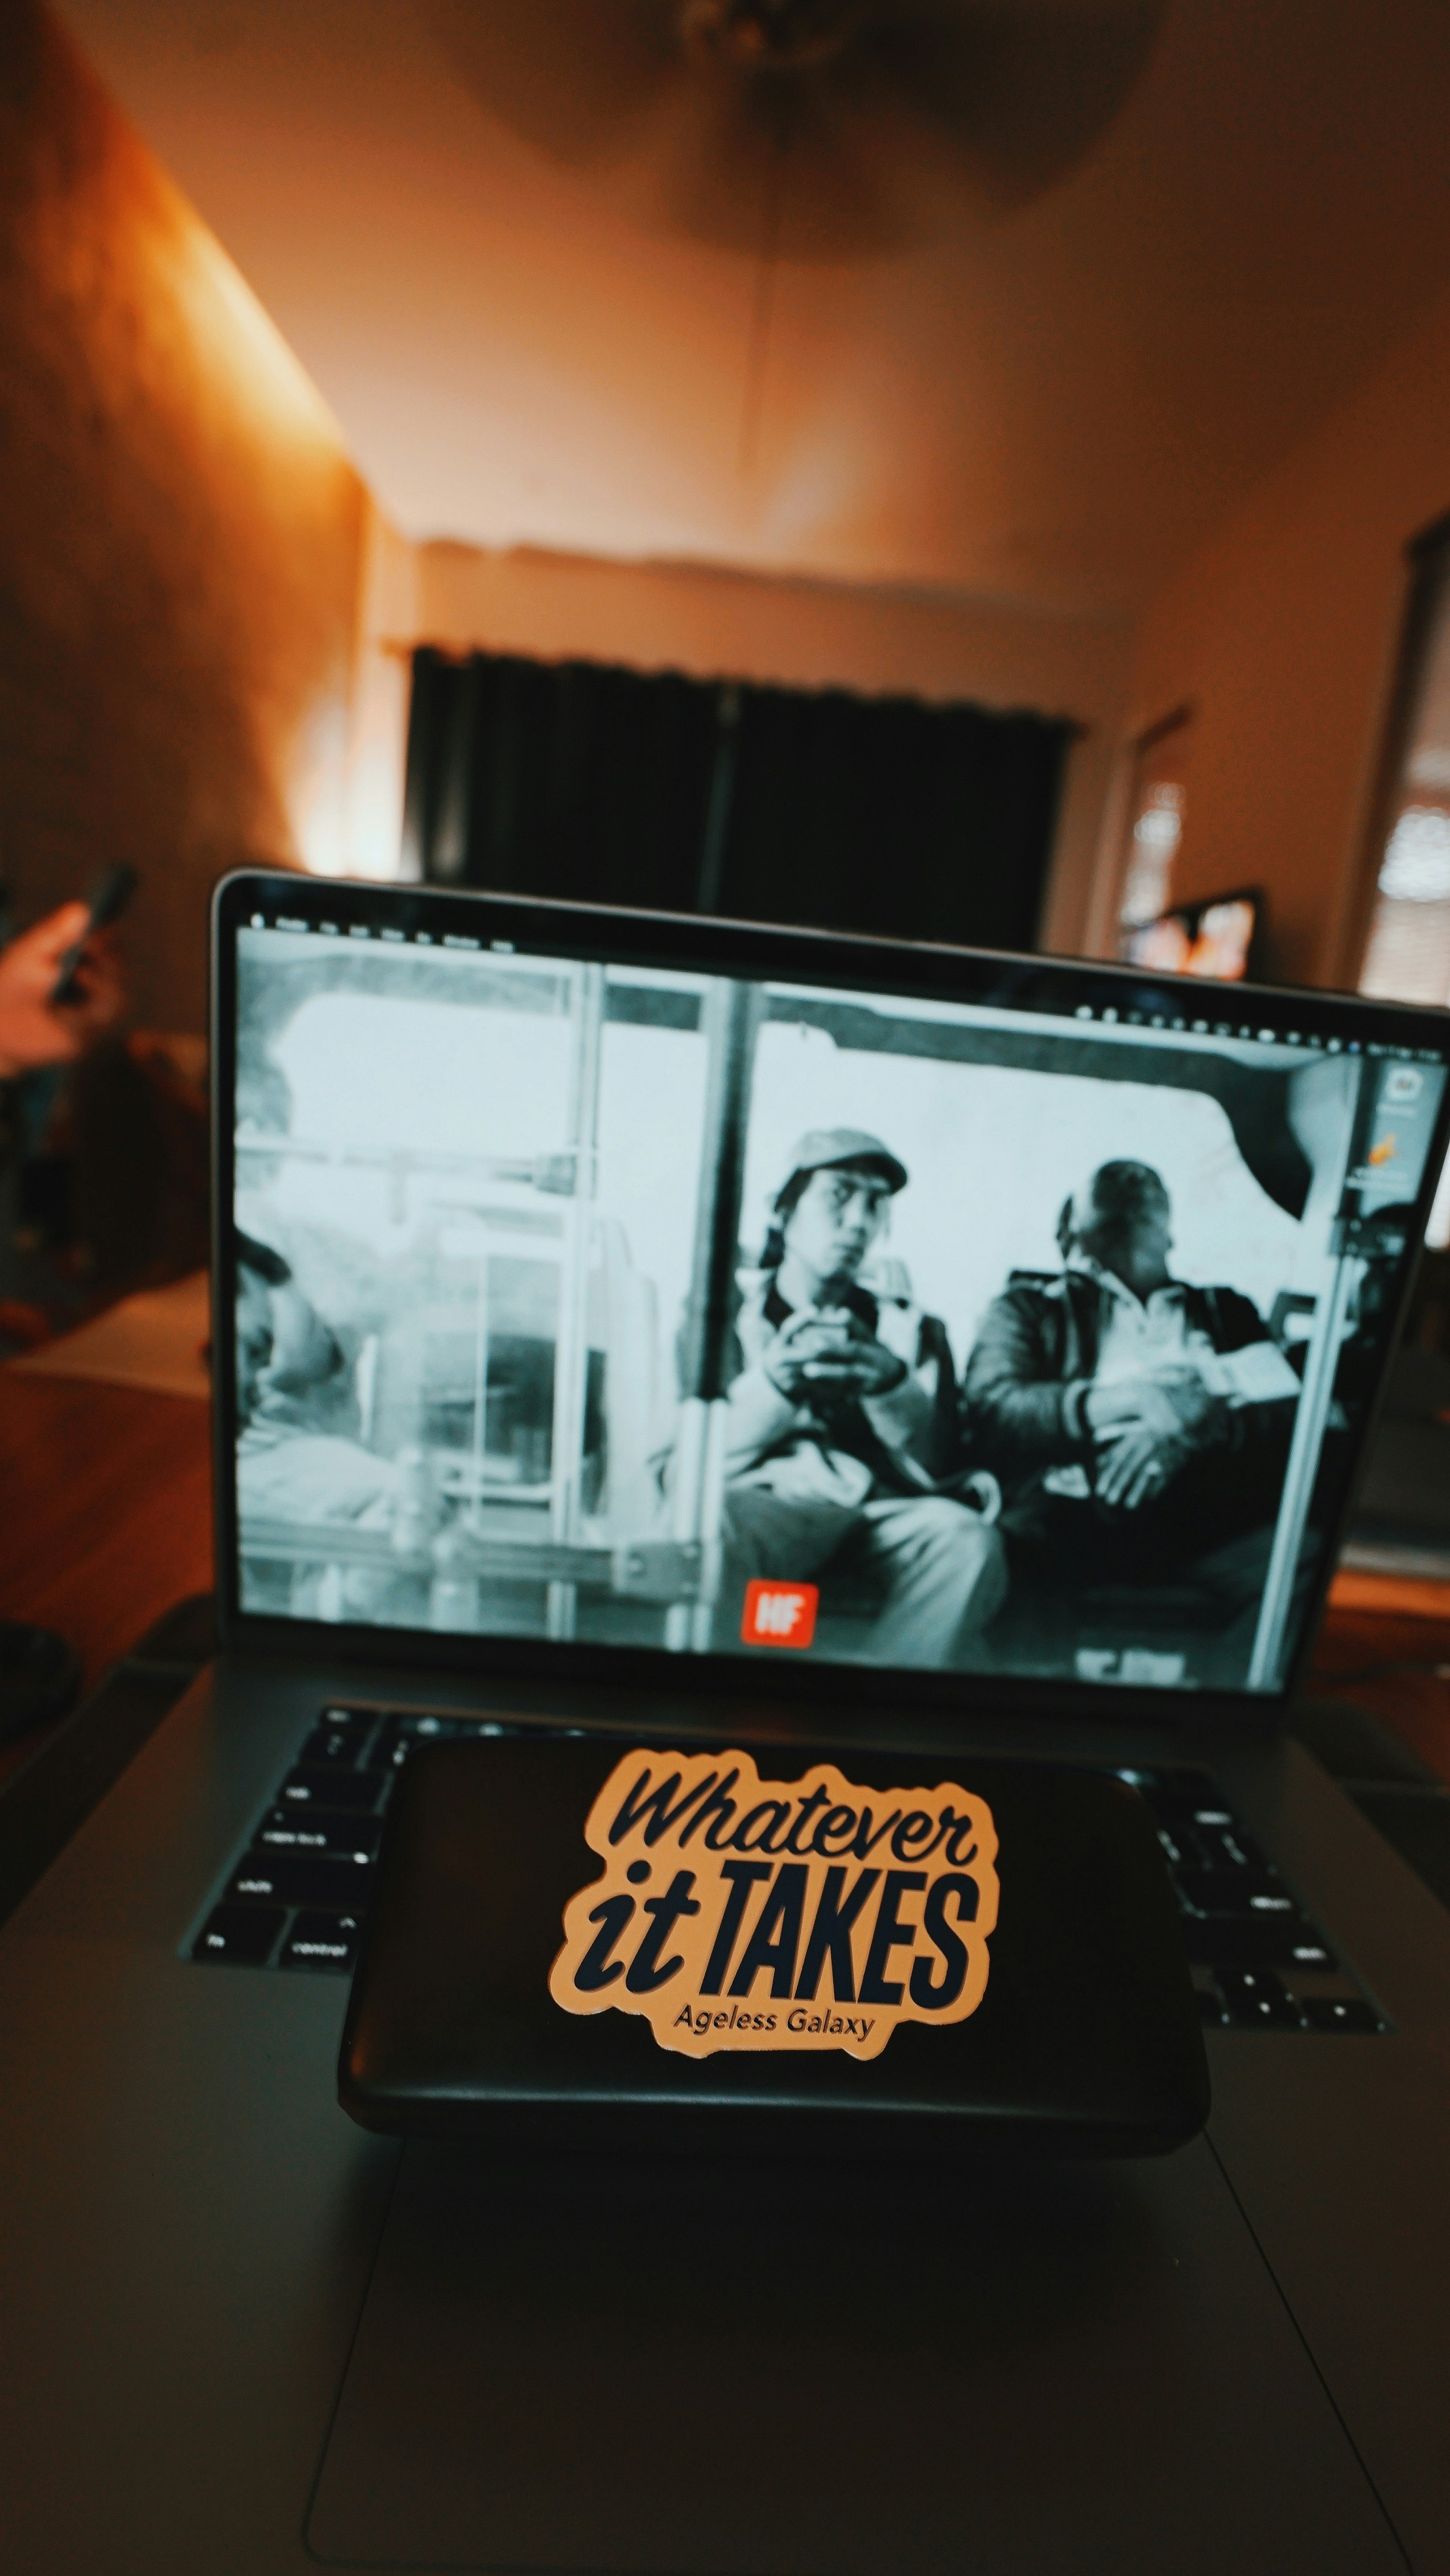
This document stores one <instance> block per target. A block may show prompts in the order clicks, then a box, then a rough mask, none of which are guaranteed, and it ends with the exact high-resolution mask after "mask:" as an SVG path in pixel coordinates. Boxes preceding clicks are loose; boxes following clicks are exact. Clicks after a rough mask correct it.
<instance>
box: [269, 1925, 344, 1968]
mask: <svg viewBox="0 0 1450 2576" xmlns="http://www.w3.org/2000/svg"><path fill="white" fill-rule="evenodd" d="M361 1932H362V1917H361V1915H359V1914H324V1913H320V1912H310V1913H306V1914H299V1915H298V1917H297V1920H296V1922H295V1923H294V1924H293V1926H292V1929H291V1931H290V1932H289V1933H288V1935H287V1938H286V1940H285V1941H284V1942H283V1944H282V1955H281V1957H280V1959H279V1960H278V1963H277V1964H278V1966H279V1967H282V1968H311V1969H328V1970H332V1971H333V1972H335V1973H341V1972H342V1971H344V1970H345V1969H349V1968H351V1966H352V1964H353V1961H354V1960H355V1959H356V1957H357V1945H358V1940H359V1937H360V1935H361Z"/></svg>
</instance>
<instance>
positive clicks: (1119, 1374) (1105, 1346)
mask: <svg viewBox="0 0 1450 2576" xmlns="http://www.w3.org/2000/svg"><path fill="white" fill-rule="evenodd" d="M1067 1266H1068V1268H1069V1269H1070V1270H1079V1271H1081V1272H1082V1273H1083V1274H1084V1276H1085V1277H1087V1278H1089V1279H1091V1280H1093V1281H1094V1282H1095V1283H1096V1285H1097V1287H1098V1288H1099V1290H1100V1291H1101V1292H1102V1298H1103V1304H1102V1309H1101V1318H1100V1323H1099V1329H1098V1359H1097V1367H1096V1369H1095V1370H1094V1372H1093V1374H1094V1376H1095V1378H1096V1380H1097V1382H1098V1384H1099V1385H1100V1386H1101V1385H1103V1384H1105V1383H1111V1381H1112V1380H1113V1379H1115V1378H1125V1377H1161V1376H1163V1375H1165V1374H1166V1373H1167V1372H1168V1371H1169V1370H1172V1369H1184V1368H1191V1369H1195V1370H1196V1371H1197V1372H1198V1374H1199V1376H1200V1377H1202V1378H1205V1379H1206V1380H1207V1381H1208V1382H1209V1383H1210V1385H1212V1386H1213V1388H1214V1391H1215V1392H1218V1380H1219V1376H1220V1372H1219V1369H1218V1365H1217V1361H1218V1355H1217V1353H1216V1351H1215V1350H1214V1347H1213V1344H1212V1342H1211V1341H1210V1340H1209V1337H1208V1335H1207V1333H1205V1332H1203V1331H1202V1330H1201V1329H1200V1328H1199V1327H1198V1326H1196V1325H1194V1324H1192V1323H1190V1321H1189V1317H1188V1311H1187V1299H1186V1292H1185V1289H1184V1286H1183V1282H1182V1281H1181V1280H1180V1279H1170V1280H1167V1281H1166V1282H1165V1283H1164V1285H1163V1286H1162V1287H1161V1288H1154V1289H1151V1290H1150V1291H1149V1294H1148V1295H1147V1296H1146V1297H1137V1296H1135V1295H1134V1293H1133V1291H1132V1289H1131V1288H1128V1287H1125V1285H1124V1283H1123V1281H1122V1280H1121V1279H1120V1278H1119V1277H1118V1275H1117V1273H1116V1271H1113V1270H1107V1269H1105V1268H1104V1267H1103V1264H1102V1263H1101V1262H1100V1261H1095V1260H1094V1259H1093V1257H1092V1255H1091V1254H1090V1253H1084V1252H1074V1253H1072V1254H1071V1255H1070V1256H1069V1259H1068V1264H1067Z"/></svg>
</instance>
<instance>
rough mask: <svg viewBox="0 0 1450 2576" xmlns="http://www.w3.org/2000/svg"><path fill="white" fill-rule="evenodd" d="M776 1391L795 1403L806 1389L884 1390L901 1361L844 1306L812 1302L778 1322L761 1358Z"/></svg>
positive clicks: (897, 1379)
mask: <svg viewBox="0 0 1450 2576" xmlns="http://www.w3.org/2000/svg"><path fill="white" fill-rule="evenodd" d="M763 1366H764V1369H765V1374H766V1376H767V1377H768V1378H769V1380H770V1382H771V1385H772V1386H773V1387H774V1388H775V1389H776V1392H777V1393H778V1394H780V1395H783V1396H785V1397H786V1398H787V1399H788V1400H789V1402H790V1403H792V1404H799V1403H801V1402H803V1401H805V1400H806V1399H807V1398H808V1397H809V1396H810V1395H812V1394H823V1393H827V1392H831V1393H836V1394H842V1395H850V1396H856V1397H860V1396H864V1395H885V1394H888V1393H889V1392H890V1390H891V1389H892V1388H893V1387H896V1386H899V1385H900V1384H901V1381H902V1379H903V1378H904V1377H905V1375H906V1373H907V1372H906V1363H905V1361H904V1360H901V1359H898V1358H897V1356H896V1354H895V1352H894V1351H888V1350H887V1349H885V1348H884V1346H883V1345H882V1344H881V1343H880V1342H876V1341H873V1340H872V1339H871V1337H870V1335H869V1334H868V1333H867V1331H866V1330H865V1327H864V1326H863V1325H862V1324H861V1323H860V1322H859V1320H858V1318H857V1317H856V1316H855V1315H853V1314H852V1313H851V1311H850V1308H849V1307H846V1306H814V1307H809V1308H807V1309H805V1310H804V1311H803V1312H802V1313H800V1314H798V1315H792V1316H790V1317H789V1319H788V1320H787V1321H786V1322H785V1323H784V1324H782V1326H781V1328H780V1331H779V1332H778V1333H777V1334H776V1337H775V1339H774V1341H773V1342H772V1343H771V1346H770V1348H769V1350H768V1351H767V1352H766V1354H765V1359H764V1362H763Z"/></svg>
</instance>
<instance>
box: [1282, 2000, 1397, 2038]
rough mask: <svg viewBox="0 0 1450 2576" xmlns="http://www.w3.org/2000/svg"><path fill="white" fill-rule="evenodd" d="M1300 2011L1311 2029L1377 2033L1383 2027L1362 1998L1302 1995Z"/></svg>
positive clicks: (1372, 2008) (1373, 2010) (1369, 2005)
mask: <svg viewBox="0 0 1450 2576" xmlns="http://www.w3.org/2000/svg"><path fill="white" fill-rule="evenodd" d="M1299 2009H1300V2011H1301V2012H1302V2014H1303V2015H1304V2018H1305V2020H1306V2021H1307V2023H1308V2024H1309V2027H1310V2029H1311V2030H1352V2031H1360V2032H1370V2033H1378V2032H1379V2031H1380V2030H1382V2029H1383V2027H1384V2025H1383V2023H1382V2022H1381V2020H1380V2017H1379V2014H1378V2013H1377V2012H1376V2011H1375V2008H1374V2006H1373V2004H1367V2003H1366V2002H1365V2000H1364V1998H1363V1996H1362V1995H1305V1996H1303V1997H1302V1998H1301V2000H1300V2005H1299Z"/></svg>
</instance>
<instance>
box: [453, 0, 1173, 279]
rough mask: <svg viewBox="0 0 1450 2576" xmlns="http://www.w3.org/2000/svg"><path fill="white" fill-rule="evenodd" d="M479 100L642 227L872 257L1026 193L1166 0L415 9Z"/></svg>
mask: <svg viewBox="0 0 1450 2576" xmlns="http://www.w3.org/2000/svg"><path fill="white" fill-rule="evenodd" d="M423 5H424V7H425V10H426V12H427V15H428V17H429V18H430V20H431V21H432V24H433V26H434V27H435V29H436V31H437V33H438V35H439V37H440V39H441V41H442V43H443V45H444V47H445V49H446V51H447V54H448V56H449V58H450V59H451V62H452V64H453V67H454V70H455V72H456V73H457V75H458V76H459V77H460V78H461V80H462V81H463V82H464V84H465V85H466V86H467V88H468V89H469V90H470V91H471V92H472V94H473V95H474V96H475V97H476V98H477V99H478V100H479V101H480V103H481V104H482V105H484V106H485V107H486V108H487V109H488V110H489V111H490V113H492V114H493V115H495V116H497V117H498V118H500V119H501V120H502V121H503V123H504V124H506V125H507V126H509V127H510V128H511V129H512V130H513V131H515V132H516V133H518V134H519V135H521V136H522V137H523V138H524V139H525V140H527V141H528V142H529V143H531V144H532V145H534V146H535V147H536V148H537V149H539V150H540V151H542V152H544V153H545V154H547V155H548V156H550V157H551V158H553V159H554V160H556V161H559V162H562V163H565V164H567V165H570V166H572V167H574V168H576V169H579V170H582V171H589V172H591V173H593V174H594V175H595V176H596V177H597V178H598V180H599V181H600V183H601V184H603V185H606V186H607V187H608V188H609V189H610V191H611V193H612V194H613V195H614V196H615V197H616V199H617V200H620V201H622V202H624V203H625V204H626V205H627V206H628V208H629V209H630V211H631V212H632V213H633V214H634V215H635V216H636V218H637V219H638V220H640V221H642V222H644V223H646V224H647V225H649V226H650V228H651V229H655V230H663V231H665V232H667V233H670V234H674V235H678V236H683V237H684V238H687V239H694V240H698V241H702V242H708V243H710V244H712V245H714V246H716V247H717V248H721V249H726V250H734V251H743V252H746V253H749V254H753V255H755V256H757V257H759V256H761V255H762V254H763V255H764V256H766V257H767V258H770V259H772V260H773V259H775V258H776V257H784V258H789V259H792V260H814V261H823V262H841V261H853V260H860V259H868V258H872V257H878V256H881V255H883V254H886V253H889V252H891V251H893V250H898V249H900V248H902V247H904V246H905V245H906V244H908V243H910V242H911V241H912V240H915V239H918V238H921V237H922V236H923V235H927V234H929V233H931V232H934V231H937V230H939V229H947V228H955V227H956V226H959V225H960V223H961V221H962V219H963V216H964V215H965V216H967V217H970V216H971V215H973V214H975V215H976V216H977V217H978V218H980V219H987V218H990V217H991V216H993V215H1000V214H1002V213H1005V212H1008V211H1010V210H1011V209H1012V208H1014V207H1019V206H1023V205H1027V204H1030V203H1031V202H1032V200H1033V199H1034V198H1037V197H1040V196H1041V195H1043V194H1044V193H1045V192H1046V190H1048V189H1049V188H1051V187H1052V186H1053V185H1054V184H1055V183H1056V182H1057V181H1059V180H1060V179H1062V178H1064V177H1065V176H1066V175H1067V173H1068V172H1069V171H1071V170H1072V169H1073V168H1074V167H1075V166H1076V164H1077V163H1078V162H1080V161H1081V160H1082V159H1083V158H1084V157H1085V156H1086V154H1087V153H1088V151H1089V150H1090V149H1091V147H1092V145H1093V143H1094V142H1095V140H1096V139H1097V137H1098V136H1099V135H1100V134H1101V133H1102V132H1103V131H1104V129H1105V128H1106V127H1107V125H1108V124H1109V123H1110V122H1111V120H1112V118H1113V117H1114V116H1115V115H1116V114H1117V112H1118V110H1119V108H1120V107H1121V106H1122V105H1123V103H1124V101H1125V100H1126V98H1127V97H1128V94H1129V92H1130V91H1131V89H1132V88H1133V86H1134V83H1135V82H1136V80H1137V79H1138V77H1139V74H1140V73H1141V72H1142V70H1143V67H1144V65H1145V63H1146V62H1147V59H1148V55H1149V52H1150V50H1151V48H1152V44H1153V40H1154V37H1155V35H1156V33H1157V28H1158V23H1159V20H1160V18H1161V17H1162V14H1163V9H1164V6H1165V0H423Z"/></svg>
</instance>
